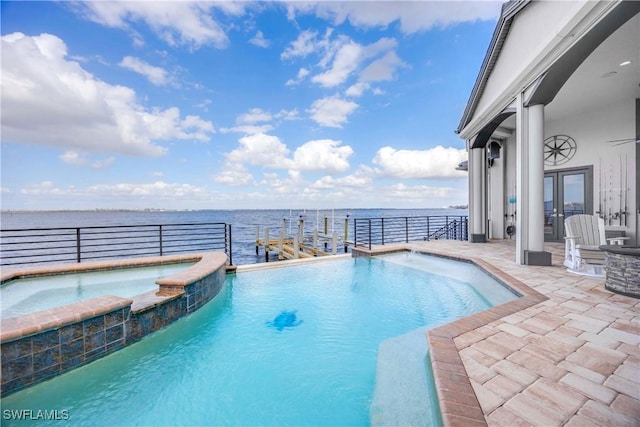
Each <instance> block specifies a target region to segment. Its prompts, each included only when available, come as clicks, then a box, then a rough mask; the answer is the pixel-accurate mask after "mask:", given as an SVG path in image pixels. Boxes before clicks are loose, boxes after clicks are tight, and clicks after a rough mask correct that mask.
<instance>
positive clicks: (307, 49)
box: [280, 30, 319, 60]
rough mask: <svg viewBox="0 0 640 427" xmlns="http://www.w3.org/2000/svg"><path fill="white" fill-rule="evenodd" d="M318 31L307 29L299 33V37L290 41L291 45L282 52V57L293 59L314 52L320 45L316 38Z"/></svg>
mask: <svg viewBox="0 0 640 427" xmlns="http://www.w3.org/2000/svg"><path fill="white" fill-rule="evenodd" d="M317 36H318V33H317V32H315V31H310V30H305V31H302V32H301V33H300V34H298V38H297V39H296V40H294V41H293V42H291V43H290V45H289V46H287V48H286V49H285V50H284V52H282V53H281V54H280V58H281V59H283V60H285V59H292V58H297V57H301V58H304V57H306V56H307V55H309V54H310V53H312V52H315V51H316V49H317V48H318V47H319V46H318V44H317V43H316V41H315V39H316V37H317Z"/></svg>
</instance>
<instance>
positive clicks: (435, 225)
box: [353, 215, 469, 249]
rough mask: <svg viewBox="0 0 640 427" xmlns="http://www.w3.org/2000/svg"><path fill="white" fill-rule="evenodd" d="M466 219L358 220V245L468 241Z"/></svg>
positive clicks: (355, 240) (467, 221)
mask: <svg viewBox="0 0 640 427" xmlns="http://www.w3.org/2000/svg"><path fill="white" fill-rule="evenodd" d="M468 227H469V218H468V217H466V216H450V215H445V216H418V217H391V218H361V219H358V218H356V219H354V222H353V228H354V246H355V247H367V248H369V249H371V245H384V244H387V243H409V242H415V241H425V240H438V239H451V240H467V239H468V231H469V228H468Z"/></svg>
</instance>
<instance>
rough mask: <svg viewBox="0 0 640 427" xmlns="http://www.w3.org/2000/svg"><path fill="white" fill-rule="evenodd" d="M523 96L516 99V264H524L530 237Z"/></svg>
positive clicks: (527, 163) (526, 139) (526, 125)
mask: <svg viewBox="0 0 640 427" xmlns="http://www.w3.org/2000/svg"><path fill="white" fill-rule="evenodd" d="M522 99H523V97H522V94H521V93H520V94H518V96H517V98H516V263H517V264H524V263H525V259H524V258H525V256H524V251H525V250H526V249H527V248H528V242H529V239H528V235H529V227H528V223H529V221H528V220H529V215H528V211H529V205H528V199H529V187H528V175H529V162H528V156H529V146H528V139H529V138H528V136H529V135H528V127H529V126H528V111H527V109H526V108H525V107H524V106H523V105H522V102H523V101H522Z"/></svg>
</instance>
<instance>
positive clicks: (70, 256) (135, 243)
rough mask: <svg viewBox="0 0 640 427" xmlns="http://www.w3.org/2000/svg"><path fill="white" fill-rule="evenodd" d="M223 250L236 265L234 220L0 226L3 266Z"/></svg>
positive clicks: (0, 261) (0, 252)
mask: <svg viewBox="0 0 640 427" xmlns="http://www.w3.org/2000/svg"><path fill="white" fill-rule="evenodd" d="M204 251H224V252H225V253H226V254H227V256H228V257H229V262H230V264H232V265H233V256H232V253H233V251H232V244H231V224H226V223H221V222H215V223H214V222H207V223H190V224H145V225H119V226H95V227H65V228H29V229H3V230H0V266H2V267H12V266H21V265H27V264H29V265H38V264H47V263H66V262H83V261H97V260H104V259H110V258H133V257H143V256H157V255H160V256H162V255H172V254H179V253H194V252H204Z"/></svg>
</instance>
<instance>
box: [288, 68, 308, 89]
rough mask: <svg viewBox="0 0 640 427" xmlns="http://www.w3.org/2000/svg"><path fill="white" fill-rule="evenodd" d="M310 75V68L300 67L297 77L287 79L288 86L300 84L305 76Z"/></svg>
mask: <svg viewBox="0 0 640 427" xmlns="http://www.w3.org/2000/svg"><path fill="white" fill-rule="evenodd" d="M308 75H309V70H307V69H306V68H304V67H303V68H300V69H299V70H298V75H297V76H296V78H295V79H289V80H287V82H286V83H285V84H286V85H287V86H295V85H298V84H300V83H302V81H303V80H304V79H305V77H307V76H308Z"/></svg>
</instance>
